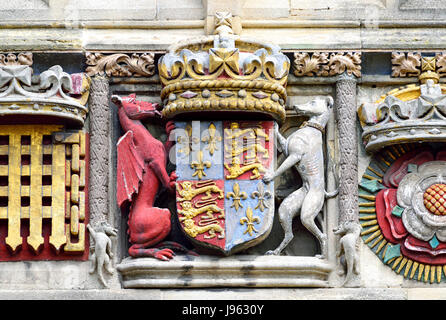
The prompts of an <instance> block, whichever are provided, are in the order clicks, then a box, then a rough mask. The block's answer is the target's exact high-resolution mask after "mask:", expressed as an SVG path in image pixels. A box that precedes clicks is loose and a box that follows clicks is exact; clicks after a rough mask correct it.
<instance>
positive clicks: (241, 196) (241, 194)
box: [226, 183, 248, 211]
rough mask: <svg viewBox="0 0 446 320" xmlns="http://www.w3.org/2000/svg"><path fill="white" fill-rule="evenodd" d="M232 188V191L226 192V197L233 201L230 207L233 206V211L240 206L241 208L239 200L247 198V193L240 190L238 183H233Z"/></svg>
mask: <svg viewBox="0 0 446 320" xmlns="http://www.w3.org/2000/svg"><path fill="white" fill-rule="evenodd" d="M232 190H233V192H228V193H227V194H226V199H229V198H232V199H233V201H232V205H231V208H235V211H238V209H239V208H240V207H242V208H243V205H242V203H241V200H246V199H247V198H248V195H247V194H246V192H244V191H242V192H240V185H239V184H238V183H234V185H233V186H232Z"/></svg>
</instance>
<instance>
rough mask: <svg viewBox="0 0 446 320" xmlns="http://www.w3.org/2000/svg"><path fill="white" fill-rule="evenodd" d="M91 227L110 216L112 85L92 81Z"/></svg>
mask: <svg viewBox="0 0 446 320" xmlns="http://www.w3.org/2000/svg"><path fill="white" fill-rule="evenodd" d="M89 108H90V172H91V174H90V185H89V206H90V223H91V224H93V225H96V224H98V223H100V222H105V221H107V216H108V212H109V204H108V202H109V195H108V191H109V190H108V188H109V187H108V186H109V176H110V174H109V165H110V112H109V109H110V108H109V82H108V79H107V78H106V77H102V76H96V77H93V78H92V82H91V89H90V99H89Z"/></svg>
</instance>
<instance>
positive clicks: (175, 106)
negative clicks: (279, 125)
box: [158, 15, 290, 121]
mask: <svg viewBox="0 0 446 320" xmlns="http://www.w3.org/2000/svg"><path fill="white" fill-rule="evenodd" d="M220 16H221V17H220V19H216V21H217V26H216V28H215V30H216V32H217V33H218V34H216V35H213V36H207V37H203V38H199V39H192V40H188V41H185V42H183V43H180V44H178V45H174V46H172V47H171V48H170V49H169V51H168V53H167V54H166V55H164V56H163V57H161V58H160V60H159V63H158V70H159V75H160V79H161V82H162V84H163V85H164V88H163V90H162V92H161V98H162V100H163V102H164V109H163V115H164V116H165V117H167V118H172V117H174V116H177V115H180V114H184V113H191V112H200V111H224V112H228V111H229V112H231V111H232V112H233V111H237V112H241V111H243V112H255V113H261V114H267V115H269V116H271V117H272V118H274V119H276V120H278V121H283V120H284V119H285V101H286V90H285V86H286V81H287V77H288V72H289V68H290V61H289V59H288V57H287V56H286V55H284V54H283V53H281V52H280V48H279V47H278V46H275V45H271V44H264V43H259V42H257V41H255V40H251V39H245V38H241V37H240V36H236V35H233V34H232V32H231V29H230V23H229V22H228V21H230V19H229V18H228V16H227V15H220ZM217 18H218V17H217Z"/></svg>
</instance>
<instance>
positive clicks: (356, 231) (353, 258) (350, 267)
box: [333, 220, 361, 287]
mask: <svg viewBox="0 0 446 320" xmlns="http://www.w3.org/2000/svg"><path fill="white" fill-rule="evenodd" d="M333 232H334V234H336V235H340V236H341V239H340V240H339V244H340V247H339V250H338V252H337V255H336V256H337V257H338V258H340V257H341V256H342V255H344V257H345V263H346V264H347V275H346V277H345V281H344V287H352V286H356V285H355V284H354V283H353V280H354V274H359V253H358V250H359V236H360V233H361V226H360V225H359V223H357V222H356V221H354V220H347V221H345V222H344V223H342V224H341V225H339V226H338V227H337V228H335V229H333Z"/></svg>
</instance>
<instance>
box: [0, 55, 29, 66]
mask: <svg viewBox="0 0 446 320" xmlns="http://www.w3.org/2000/svg"><path fill="white" fill-rule="evenodd" d="M32 64H33V54H32V52H20V53H19V54H17V55H15V54H13V53H8V54H0V66H31V65H32Z"/></svg>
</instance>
